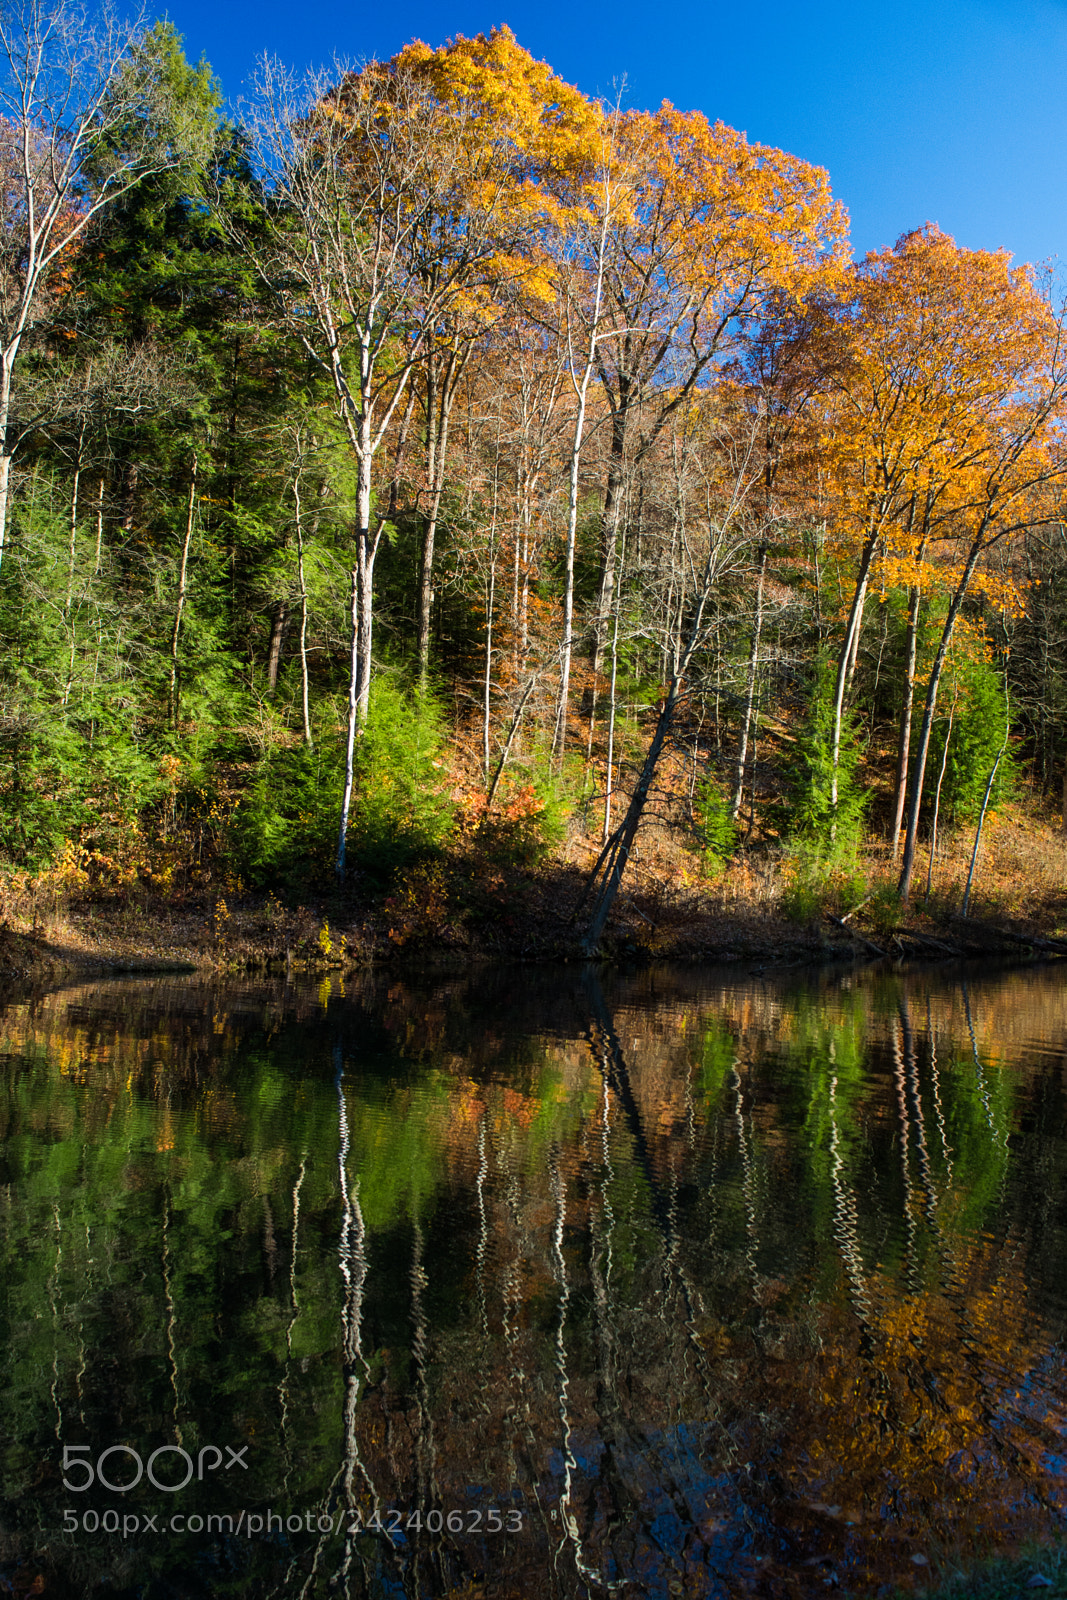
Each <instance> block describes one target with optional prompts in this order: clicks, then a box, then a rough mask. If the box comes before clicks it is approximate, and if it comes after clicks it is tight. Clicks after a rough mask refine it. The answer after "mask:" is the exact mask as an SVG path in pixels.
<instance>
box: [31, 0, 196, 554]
mask: <svg viewBox="0 0 1067 1600" xmlns="http://www.w3.org/2000/svg"><path fill="white" fill-rule="evenodd" d="M156 66H157V61H156V56H155V53H154V51H153V48H152V38H151V35H150V34H147V33H146V32H145V30H144V13H143V12H142V13H140V14H139V15H138V16H137V17H136V18H135V20H134V21H133V23H132V24H128V23H122V22H119V21H118V20H117V19H116V17H115V16H114V15H113V13H111V12H110V11H104V12H102V13H100V14H99V15H98V16H96V17H93V16H91V15H90V13H89V12H88V11H87V10H86V8H85V7H84V6H82V5H79V4H77V3H76V0H51V3H48V0H14V3H12V4H5V6H4V7H3V8H2V9H0V558H2V556H3V548H4V538H5V534H6V530H7V517H8V500H9V494H10V484H11V463H12V457H13V456H14V454H15V451H16V449H17V448H18V445H19V442H20V441H21V439H23V438H24V437H25V436H26V434H27V433H28V432H29V431H31V430H32V428H33V426H34V423H35V421H37V420H39V419H37V418H35V417H34V416H32V415H28V416H22V417H16V416H15V413H14V409H13V407H14V400H15V392H14V378H15V372H16V368H17V365H18V361H19V357H20V355H22V354H23V353H24V352H25V350H26V349H27V347H28V346H29V345H30V344H31V343H32V342H33V340H34V339H35V338H36V337H37V336H38V335H39V334H40V332H41V331H42V330H43V329H45V328H47V327H48V326H49V325H50V324H51V323H52V322H53V321H54V319H55V317H56V316H57V314H58V313H59V311H60V307H61V305H62V301H63V296H64V288H65V284H64V276H63V269H64V267H65V266H66V264H67V263H68V262H69V260H70V259H71V257H72V255H73V253H74V252H75V251H76V250H77V248H78V246H79V244H80V241H81V239H82V237H83V236H84V234H85V230H86V229H87V228H88V226H89V224H90V223H91V222H92V221H93V219H94V218H96V217H98V216H99V214H100V212H101V211H102V210H104V209H105V208H106V207H107V206H110V205H112V204H114V202H115V201H116V200H118V199H119V198H121V196H122V195H124V194H126V193H128V191H129V190H130V189H132V188H133V187H134V186H135V185H136V184H137V183H138V182H139V181H140V180H141V179H142V178H143V177H145V176H146V175H148V174H149V173H154V172H160V171H163V170H165V169H167V168H170V167H173V166H177V165H178V164H179V163H181V162H183V161H185V160H187V159H188V157H189V155H190V153H192V151H193V146H194V145H195V142H196V140H197V137H198V135H197V131H196V128H195V125H194V123H193V122H192V121H191V120H190V121H189V122H188V125H186V121H185V119H183V118H182V117H180V116H179V115H178V114H177V112H176V109H175V107H174V106H172V105H170V104H169V103H168V97H167V94H166V91H165V89H164V87H163V82H162V74H161V73H160V72H159V71H158V70H156ZM201 136H202V135H201Z"/></svg>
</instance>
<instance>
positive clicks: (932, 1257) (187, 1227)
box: [0, 971, 1067, 1600]
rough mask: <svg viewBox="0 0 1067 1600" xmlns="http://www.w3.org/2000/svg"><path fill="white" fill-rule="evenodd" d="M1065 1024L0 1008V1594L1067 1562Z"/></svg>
mask: <svg viewBox="0 0 1067 1600" xmlns="http://www.w3.org/2000/svg"><path fill="white" fill-rule="evenodd" d="M1065 1025H1067V995H1065V993H1064V991H1063V988H1062V984H1061V981H1060V979H1059V976H1058V974H1056V973H1055V972H1053V973H1049V974H1041V973H1034V972H1024V973H1015V974H1002V975H997V976H985V977H974V976H971V977H970V978H969V979H968V980H967V981H966V982H964V981H962V980H958V981H949V980H945V979H938V978H927V977H916V976H912V977H910V978H907V977H900V976H898V977H892V976H884V975H883V976H879V977H873V976H872V977H870V978H868V979H864V980H855V981H853V980H848V979H846V980H840V979H838V980H831V979H826V980H822V981H819V982H816V983H814V984H813V983H812V981H811V980H810V979H805V981H804V982H800V981H797V982H795V983H793V984H784V983H778V984H775V985H772V984H769V983H766V982H758V983H756V982H753V981H751V980H747V981H746V980H744V979H738V978H737V977H736V976H734V975H731V974H723V973H721V972H712V971H693V972H688V973H680V972H656V971H652V972H647V973H643V974H641V975H639V976H636V977H633V978H629V979H626V978H621V977H615V978H612V979H610V980H607V979H602V978H600V977H598V976H597V974H595V973H593V972H591V971H590V972H585V973H579V974H575V975H574V977H573V979H571V978H568V977H566V976H565V977H564V978H562V979H561V976H560V974H559V973H532V974H531V973H528V972H525V971H521V972H514V973H505V972H496V973H493V974H490V975H482V976H480V977H477V978H473V979H471V980H469V981H463V982H460V981H453V982H450V983H447V984H438V985H435V986H429V987H422V988H420V987H418V986H417V985H408V984H404V983H400V982H395V981H393V982H390V983H388V984H382V985H379V984H377V983H376V982H374V981H371V980H367V981H366V983H365V984H364V985H362V986H361V987H359V988H357V989H356V990H355V991H354V992H353V991H352V990H351V989H350V991H349V993H348V994H347V995H341V994H338V993H329V992H325V993H323V992H315V991H308V992H307V993H303V992H299V991H293V990H292V989H281V988H279V989H266V988H252V987H231V988H226V989H219V988H209V987H204V986H202V985H200V984H198V983H196V982H195V981H194V982H174V981H167V982H162V981H160V982H154V983H136V984H134V983H129V984H126V983H122V984H118V983H116V984H112V985H101V986H97V987H90V988H85V989H82V990H78V991H68V992H66V993H64V994H61V995H57V996H53V997H51V998H49V999H46V1000H43V1001H37V1002H34V1003H27V1004H24V1005H21V1006H13V1007H11V1008H9V1009H8V1010H7V1012H6V1013H4V1014H3V1015H2V1017H0V1070H2V1074H3V1079H2V1082H3V1093H2V1098H0V1117H2V1126H3V1135H4V1144H3V1151H4V1154H3V1167H2V1170H0V1183H2V1186H3V1187H2V1190H0V1215H2V1223H0V1240H2V1249H3V1256H4V1282H5V1295H4V1344H3V1355H2V1361H3V1372H2V1393H3V1399H2V1401H0V1404H2V1406H3V1410H4V1416H3V1441H4V1442H3V1446H2V1448H3V1494H4V1501H5V1504H4V1506H3V1509H2V1512H0V1527H2V1532H0V1582H2V1583H4V1584H6V1585H7V1587H8V1588H9V1589H11V1590H13V1591H14V1592H15V1593H20V1594H28V1593H46V1594H54V1595H72V1596H73V1595H78V1596H80V1595H84V1594H89V1593H96V1592H100V1593H109V1594H128V1595H130V1596H132V1595H134V1594H136V1595H139V1596H172V1595H174V1596H177V1595H183V1596H184V1595H189V1596H199V1595H204V1596H207V1595H212V1596H214V1595H230V1594H233V1595H245V1594H255V1595H257V1596H258V1595H260V1594H263V1595H266V1594H277V1595H300V1596H318V1595H322V1596H326V1595H334V1594H350V1595H353V1596H355V1595H374V1596H378V1595H381V1596H392V1595H398V1596H401V1595H402V1596H412V1597H415V1596H445V1595H459V1594H465V1595H470V1596H475V1595H481V1596H486V1597H490V1600H497V1597H499V1600H509V1597H512V1596H516V1597H517V1596H520V1595H522V1596H523V1597H524V1600H529V1597H530V1596H533V1595H537V1596H540V1595H549V1594H553V1595H560V1596H572V1595H573V1596H577V1595H584V1594H589V1593H601V1592H613V1593H616V1594H620V1595H626V1596H630V1595H638V1594H640V1595H651V1596H660V1595H663V1596H668V1595H693V1596H705V1595H707V1596H712V1595H734V1594H739V1593H745V1592H751V1593H753V1594H764V1595H768V1596H777V1595H784V1594H795V1593H801V1592H806V1591H816V1590H818V1591H819V1592H822V1591H823V1590H824V1589H825V1588H826V1587H827V1585H828V1584H829V1585H831V1586H832V1585H833V1584H835V1583H839V1584H841V1585H842V1586H844V1587H846V1588H848V1589H850V1590H852V1591H853V1592H864V1591H872V1592H873V1590H874V1589H876V1588H877V1587H878V1586H879V1585H880V1584H882V1583H884V1582H886V1581H911V1580H912V1579H914V1578H916V1577H918V1578H919V1579H920V1581H925V1579H926V1577H927V1575H928V1572H929V1567H930V1566H931V1565H933V1566H935V1567H936V1566H937V1565H938V1563H939V1562H941V1561H943V1560H949V1559H950V1558H951V1557H952V1556H953V1555H954V1553H955V1552H956V1551H957V1550H959V1549H969V1550H973V1549H974V1548H975V1547H976V1546H977V1547H979V1548H982V1547H986V1546H988V1547H989V1548H993V1547H994V1546H995V1545H999V1544H1003V1543H1009V1544H1010V1543H1012V1542H1014V1541H1017V1540H1019V1539H1021V1538H1023V1537H1024V1536H1027V1535H1030V1534H1033V1533H1037V1534H1044V1533H1050V1532H1052V1531H1053V1530H1054V1529H1058V1528H1059V1527H1060V1526H1061V1524H1062V1519H1063V1516H1064V1514H1065V1512H1067V1446H1065V1428H1067V1414H1065V1404H1067V1381H1065V1370H1064V1356H1063V1348H1062V1341H1063V1330H1064V1321H1065V1313H1067V1256H1065V1251H1064V1245H1065V1238H1064V1222H1065V1210H1064V1201H1065V1192H1067V1190H1065V1175H1067V1162H1065V1155H1067V1140H1065V1135H1067V1126H1065V1116H1064V1111H1065V1102H1064V1083H1063V1066H1064V1035H1065ZM65 1452H66V1455H65V1454H64V1453H65ZM104 1452H110V1454H109V1455H108V1456H106V1457H105V1456H104ZM182 1452H184V1454H183V1453H182ZM186 1460H188V1462H189V1463H190V1470H189V1480H190V1481H189V1482H188V1483H185V1484H183V1485H181V1486H180V1487H174V1486H175V1485H176V1484H178V1482H179V1479H180V1478H181V1477H182V1474H183V1470H184V1469H183V1465H182V1463H183V1462H184V1461H186ZM153 1462H154V1465H152V1463H153ZM138 1464H140V1466H141V1468H142V1470H141V1472H140V1475H137V1468H138ZM135 1476H136V1477H137V1481H136V1482H133V1481H132V1480H133V1479H134V1477H135ZM90 1477H93V1478H96V1479H97V1481H94V1482H93V1483H92V1484H91V1486H90V1487H87V1488H86V1489H85V1490H84V1492H83V1491H82V1490H81V1488H80V1486H81V1485H82V1484H83V1483H88V1481H89V1478H90ZM64 1478H65V1479H66V1480H67V1486H65V1485H64V1481H63V1480H64ZM126 1483H129V1484H130V1487H129V1489H128V1490H124V1489H123V1485H125V1484H126ZM109 1485H110V1487H109ZM916 1557H918V1558H919V1561H918V1562H916V1559H915V1558H916Z"/></svg>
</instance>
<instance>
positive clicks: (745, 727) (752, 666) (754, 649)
mask: <svg viewBox="0 0 1067 1600" xmlns="http://www.w3.org/2000/svg"><path fill="white" fill-rule="evenodd" d="M766 575H767V546H766V545H762V546H761V547H760V558H759V580H758V582H757V584H756V621H755V624H754V626H753V629H752V644H751V648H750V649H749V653H748V680H747V682H746V684H745V711H744V715H743V717H742V718H741V739H740V743H739V744H738V748H737V767H736V769H735V771H734V792H733V796H732V798H731V800H730V819H731V821H733V822H736V821H737V814H738V812H739V811H740V810H741V795H742V791H743V789H744V786H745V761H746V758H747V756H748V735H749V729H750V728H751V727H752V707H753V704H754V702H755V698H756V671H757V668H758V666H759V646H760V633H761V632H762V629H763V581H764V578H765V577H766Z"/></svg>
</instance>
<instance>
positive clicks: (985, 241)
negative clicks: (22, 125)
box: [167, 0, 1067, 270]
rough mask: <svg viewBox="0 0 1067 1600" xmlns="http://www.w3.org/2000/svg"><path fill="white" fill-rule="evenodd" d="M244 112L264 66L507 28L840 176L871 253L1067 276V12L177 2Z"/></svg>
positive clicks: (608, 84) (550, 55) (634, 100)
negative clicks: (912, 252)
mask: <svg viewBox="0 0 1067 1600" xmlns="http://www.w3.org/2000/svg"><path fill="white" fill-rule="evenodd" d="M167 14H168V15H169V17H170V20H171V21H172V22H173V23H174V24H175V26H176V27H177V29H178V31H179V32H180V33H181V34H182V35H183V36H184V38H185V44H186V52H187V54H188V55H189V57H190V58H191V59H193V60H196V59H197V58H198V57H199V56H200V55H201V54H203V55H205V56H206V57H207V59H208V60H209V61H210V62H211V65H212V66H213V67H214V69H215V71H216V73H217V74H218V75H219V77H220V78H221V80H222V85H223V89H224V90H225V92H226V94H227V96H228V97H229V98H230V99H231V100H236V99H237V97H238V96H239V95H240V93H241V91H242V88H243V86H244V84H245V81H246V80H247V78H248V77H249V75H250V74H251V72H252V70H253V67H254V63H255V60H256V58H257V56H259V55H261V54H262V53H263V52H264V51H268V52H270V53H271V54H274V55H277V56H279V57H280V58H281V59H282V60H284V61H287V62H289V63H290V64H292V65H294V66H299V67H305V66H310V65H321V64H325V63H327V62H329V61H330V60H331V59H332V58H333V56H334V55H335V54H336V55H338V56H341V57H342V58H347V59H349V60H353V61H356V60H359V59H364V58H367V57H371V56H380V57H381V56H389V55H392V54H393V53H394V51H396V50H398V49H400V47H401V46H402V45H404V44H406V43H407V42H408V41H409V40H410V39H413V38H421V39H425V40H426V42H427V43H428V44H432V45H436V44H441V43H443V42H444V41H445V40H446V39H448V38H450V37H451V36H453V35H455V34H457V33H465V34H472V33H477V32H479V31H480V30H482V29H487V28H489V27H492V26H493V25H494V24H498V23H502V22H506V23H508V24H509V25H510V26H511V28H512V29H513V30H514V32H515V33H516V35H517V36H518V39H519V41H520V43H522V44H523V45H525V46H526V48H527V49H528V50H530V51H531V52H532V53H533V54H534V55H536V56H538V57H540V58H542V59H544V60H546V61H548V62H550V63H551V65H552V66H553V67H554V68H555V70H556V71H557V72H558V73H559V74H560V76H561V77H563V78H566V79H567V80H568V82H571V83H576V84H577V85H578V86H579V88H581V89H583V90H584V91H585V92H586V93H588V94H597V93H600V94H606V95H609V96H613V94H614V85H615V83H616V82H618V81H619V80H621V79H623V78H625V80H626V95H625V99H626V103H628V104H630V105H632V106H640V107H651V106H655V105H658V104H659V102H660V101H661V100H663V99H667V100H671V101H673V102H674V104H675V105H677V106H679V107H681V108H682V109H685V110H689V109H691V108H693V107H698V108H699V109H700V110H702V111H704V112H706V113H707V115H708V116H709V117H712V118H715V117H721V118H722V120H723V121H724V122H728V123H731V124H732V125H733V126H734V127H737V128H743V129H744V130H745V132H746V133H747V134H748V135H749V137H750V138H751V139H758V140H761V141H763V142H764V143H767V144H775V145H780V146H781V147H782V148H784V149H786V150H790V151H792V152H793V153H794V154H796V155H799V156H803V157H805V158H806V159H808V160H810V161H815V162H818V163H819V164H820V165H822V166H824V167H826V168H827V169H828V170H829V173H830V179H831V183H832V186H833V190H834V193H835V195H837V196H838V197H839V198H840V199H842V200H844V202H845V204H846V205H847V206H848V209H849V212H850V215H851V218H852V237H853V244H854V247H855V249H856V251H857V253H860V252H862V251H863V250H866V249H869V248H872V247H875V248H876V247H878V246H880V245H886V244H892V243H893V241H894V239H895V238H896V237H897V235H898V234H900V233H902V232H903V231H904V230H905V229H906V228H911V227H916V226H918V225H919V224H920V223H922V222H925V221H928V220H929V221H934V222H938V223H940V225H941V227H942V228H944V229H945V231H946V232H948V233H951V234H953V235H954V236H955V238H956V239H957V240H958V242H959V243H960V244H962V245H966V246H968V247H969V248H972V249H998V248H1001V247H1004V248H1006V249H1008V250H1010V251H1011V252H1012V254H1013V255H1014V256H1015V258H1016V260H1023V261H1043V260H1046V259H1048V258H1049V257H1058V258H1060V267H1061V270H1064V269H1067V138H1065V125H1067V0H956V3H948V0H928V3H926V4H922V3H920V0H866V3H864V0H853V3H851V4H847V3H844V0H806V3H805V0H799V3H794V4H789V3H785V0H764V3H763V4H761V5H759V6H758V7H757V6H752V5H745V4H744V3H740V4H722V3H721V0H707V3H705V4H703V5H702V4H699V3H695V0H658V3H657V0H646V3H644V4H638V3H635V0H615V3H614V4H611V5H598V6H595V7H594V6H592V5H589V4H583V3H582V0H571V3H569V4H568V3H563V0H542V3H540V4H537V3H534V0H438V3H436V4H427V3H425V0H392V3H389V0H386V3H384V4H368V3H367V0H352V3H349V4H342V5H336V6H333V5H327V4H323V3H322V0H308V3H305V4H303V5H294V4H293V3H292V0H170V4H169V6H168V11H167Z"/></svg>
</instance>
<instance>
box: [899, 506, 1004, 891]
mask: <svg viewBox="0 0 1067 1600" xmlns="http://www.w3.org/2000/svg"><path fill="white" fill-rule="evenodd" d="M984 531H985V530H984V529H981V530H980V531H979V533H978V534H977V536H976V537H975V539H974V542H973V543H972V545H971V548H970V551H969V553H968V556H967V563H966V565H965V567H964V569H963V574H962V576H961V578H960V581H959V583H958V584H957V585H956V592H955V594H954V595H953V596H952V601H951V604H950V605H949V608H948V616H947V617H946V618H945V626H944V628H943V629H942V630H941V639H940V642H939V644H938V646H937V654H936V655H935V656H934V663H933V666H932V667H931V669H930V681H929V683H928V684H927V688H926V705H925V707H924V709H923V720H922V728H921V729H920V731H919V748H918V750H917V751H916V754H915V765H914V768H913V770H912V775H911V805H910V807H909V809H908V831H907V835H906V837H905V840H904V857H903V860H902V862H901V866H900V882H899V884H898V885H897V893H898V895H899V896H900V899H901V902H902V903H903V904H904V905H907V903H908V900H909V899H910V897H911V878H912V872H913V871H914V868H915V845H916V841H917V839H918V836H919V811H920V809H921V806H922V793H923V782H924V780H925V777H926V758H927V755H928V754H929V751H930V734H931V732H932V730H933V725H934V710H935V708H936V706H937V691H938V688H939V687H940V683H941V673H942V671H943V669H944V665H945V657H946V656H947V655H948V647H949V644H950V643H951V641H952V632H953V629H954V628H955V626H956V618H957V617H958V616H959V614H960V610H961V608H962V606H963V602H964V599H965V598H966V595H967V589H968V587H969V585H970V582H971V578H972V577H973V575H974V569H975V567H976V566H977V565H978V557H979V556H980V555H981V553H982V551H983V549H985V539H984Z"/></svg>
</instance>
